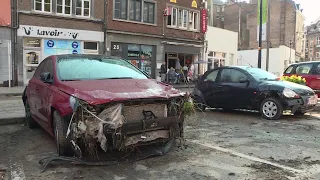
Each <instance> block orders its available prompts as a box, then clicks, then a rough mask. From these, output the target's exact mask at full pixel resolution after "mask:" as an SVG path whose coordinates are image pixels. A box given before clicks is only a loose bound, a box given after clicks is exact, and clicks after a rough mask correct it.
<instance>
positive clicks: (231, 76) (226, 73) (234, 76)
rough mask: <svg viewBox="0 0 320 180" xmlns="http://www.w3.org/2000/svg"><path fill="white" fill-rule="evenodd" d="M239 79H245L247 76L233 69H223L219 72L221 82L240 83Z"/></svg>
mask: <svg viewBox="0 0 320 180" xmlns="http://www.w3.org/2000/svg"><path fill="white" fill-rule="evenodd" d="M241 79H247V76H246V75H245V74H243V73H242V72H240V71H238V70H235V69H223V70H222V72H221V82H225V83H240V80H241Z"/></svg>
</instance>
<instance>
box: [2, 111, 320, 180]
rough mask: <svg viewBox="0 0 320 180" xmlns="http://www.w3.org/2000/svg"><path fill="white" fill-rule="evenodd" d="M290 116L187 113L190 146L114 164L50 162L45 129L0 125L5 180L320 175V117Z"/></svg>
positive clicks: (52, 147)
mask: <svg viewBox="0 0 320 180" xmlns="http://www.w3.org/2000/svg"><path fill="white" fill-rule="evenodd" d="M319 117H320V116H319V115H314V116H310V115H308V116H302V117H294V116H285V117H284V118H283V120H280V121H266V120H263V119H262V118H261V117H260V115H259V114H257V113H248V112H237V111H235V112H230V113H226V112H220V111H213V112H212V111H208V112H205V113H197V114H196V115H194V116H193V117H190V118H188V120H187V122H186V125H187V126H186V128H185V137H186V145H185V146H184V147H183V148H175V149H174V150H173V151H171V152H170V153H168V154H167V155H165V156H162V157H155V158H150V159H146V160H142V161H138V162H134V163H129V162H121V163H119V164H118V165H114V166H105V167H88V166H80V165H73V164H68V163H67V164H54V165H50V166H49V167H48V168H47V169H46V171H45V172H43V173H40V169H41V166H40V165H39V163H38V162H39V160H40V159H42V158H45V157H47V156H49V155H52V154H55V144H54V140H53V138H51V137H50V136H49V135H48V134H47V133H46V132H44V131H43V130H41V129H39V128H38V129H34V130H30V129H28V128H27V127H23V126H21V125H12V126H0V144H1V146H0V152H1V154H0V179H1V173H3V172H5V174H6V176H10V177H11V178H12V179H13V178H14V177H17V178H18V177H20V178H22V179H46V180H51V179H52V180H53V179H92V180H95V179H107V180H108V179H112V180H113V179H115V180H121V179H123V180H127V179H128V180H131V179H146V180H147V179H157V180H158V179H160V180H162V179H163V180H164V179H173V180H175V179H183V180H188V179H190V180H191V179H201V180H203V179H219V180H220V179H320V148H319V147H320V133H319V130H320V120H319Z"/></svg>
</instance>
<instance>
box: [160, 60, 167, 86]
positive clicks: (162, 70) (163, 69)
mask: <svg viewBox="0 0 320 180" xmlns="http://www.w3.org/2000/svg"><path fill="white" fill-rule="evenodd" d="M166 75H167V67H166V62H165V61H164V62H163V63H162V64H161V67H160V77H161V82H165V81H166Z"/></svg>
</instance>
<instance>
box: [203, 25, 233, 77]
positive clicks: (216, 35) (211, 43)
mask: <svg viewBox="0 0 320 180" xmlns="http://www.w3.org/2000/svg"><path fill="white" fill-rule="evenodd" d="M206 39H207V41H208V48H207V60H208V64H207V67H205V68H204V71H206V70H210V69H214V68H217V67H223V66H232V65H238V62H237V57H238V56H237V54H238V33H236V32H233V31H228V30H225V29H221V28H216V27H211V26H209V27H208V32H207V36H206Z"/></svg>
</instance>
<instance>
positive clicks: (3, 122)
mask: <svg viewBox="0 0 320 180" xmlns="http://www.w3.org/2000/svg"><path fill="white" fill-rule="evenodd" d="M24 119H25V117H13V118H7V119H0V126H3V125H11V124H23V123H24Z"/></svg>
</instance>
